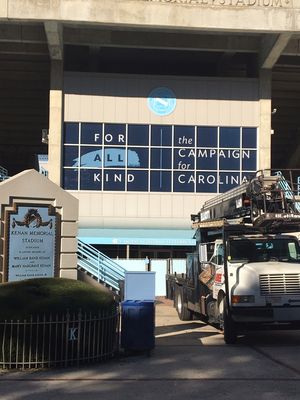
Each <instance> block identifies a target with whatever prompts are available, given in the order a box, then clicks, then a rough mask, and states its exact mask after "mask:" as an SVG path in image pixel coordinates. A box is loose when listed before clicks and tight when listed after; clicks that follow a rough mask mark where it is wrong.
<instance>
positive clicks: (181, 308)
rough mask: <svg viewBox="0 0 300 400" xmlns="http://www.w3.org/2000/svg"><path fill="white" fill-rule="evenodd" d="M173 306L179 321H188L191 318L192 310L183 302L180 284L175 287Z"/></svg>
mask: <svg viewBox="0 0 300 400" xmlns="http://www.w3.org/2000/svg"><path fill="white" fill-rule="evenodd" d="M175 307H176V310H177V314H178V317H179V319H180V320H181V321H190V320H191V319H192V312H191V311H190V310H189V309H188V308H187V307H186V306H185V304H184V302H183V290H182V288H181V287H180V286H178V287H176V289H175Z"/></svg>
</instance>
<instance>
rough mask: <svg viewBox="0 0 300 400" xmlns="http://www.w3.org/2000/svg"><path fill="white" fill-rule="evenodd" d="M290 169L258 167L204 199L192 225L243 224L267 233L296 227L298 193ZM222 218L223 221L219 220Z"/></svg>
mask: <svg viewBox="0 0 300 400" xmlns="http://www.w3.org/2000/svg"><path fill="white" fill-rule="evenodd" d="M294 179H295V178H294V177H293V170H281V171H272V170H260V171H258V172H257V173H256V174H255V176H254V177H253V178H251V179H249V180H248V181H246V182H244V183H242V184H241V185H240V186H238V187H236V188H234V189H231V190H229V191H227V192H225V193H222V194H219V195H217V196H215V197H213V198H212V199H210V200H207V201H206V202H205V203H204V204H203V207H202V208H201V210H200V211H199V212H198V214H192V215H191V219H192V221H193V228H195V229H197V228H205V227H209V226H210V227H213V225H215V227H216V228H217V227H218V226H219V227H220V224H221V225H223V226H224V225H229V224H238V225H241V224H245V225H247V226H249V227H253V228H255V229H259V230H263V231H268V232H272V231H273V232H275V231H277V232H280V231H281V232H295V231H297V230H300V196H299V195H298V193H299V183H298V180H297V181H296V182H295V181H294ZM222 221H223V222H222Z"/></svg>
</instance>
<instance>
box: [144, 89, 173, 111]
mask: <svg viewBox="0 0 300 400" xmlns="http://www.w3.org/2000/svg"><path fill="white" fill-rule="evenodd" d="M148 107H149V109H150V110H151V111H152V112H154V114H156V115H161V116H162V115H168V114H171V113H172V112H173V111H174V110H175V107H176V97H175V94H174V92H172V90H171V89H169V88H167V87H159V88H156V89H153V90H152V91H151V93H150V95H149V97H148Z"/></svg>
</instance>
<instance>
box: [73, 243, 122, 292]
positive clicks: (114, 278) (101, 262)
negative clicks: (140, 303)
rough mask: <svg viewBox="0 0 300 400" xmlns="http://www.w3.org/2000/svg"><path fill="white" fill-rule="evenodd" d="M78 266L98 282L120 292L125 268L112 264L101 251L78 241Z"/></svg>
mask: <svg viewBox="0 0 300 400" xmlns="http://www.w3.org/2000/svg"><path fill="white" fill-rule="evenodd" d="M77 254H78V265H79V267H80V268H82V269H83V270H85V271H87V272H88V273H89V274H91V275H92V276H93V277H95V278H96V279H97V281H98V282H103V283H104V284H106V285H108V286H110V287H112V288H113V289H114V290H116V291H117V292H119V291H120V281H121V280H124V278H125V271H126V270H125V268H123V267H121V266H120V265H119V264H117V263H116V262H114V261H113V260H112V259H110V258H109V257H107V256H106V255H105V254H103V253H101V251H99V250H97V249H95V248H94V247H93V246H90V245H89V244H86V243H84V242H82V241H81V240H80V239H78V250H77Z"/></svg>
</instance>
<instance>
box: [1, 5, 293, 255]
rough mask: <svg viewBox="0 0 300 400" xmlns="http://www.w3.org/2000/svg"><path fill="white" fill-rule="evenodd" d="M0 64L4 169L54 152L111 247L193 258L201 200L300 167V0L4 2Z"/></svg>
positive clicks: (84, 218) (98, 235) (82, 220)
mask: <svg viewBox="0 0 300 400" xmlns="http://www.w3.org/2000/svg"><path fill="white" fill-rule="evenodd" d="M0 60H1V63H0V85H1V91H0V104H1V108H0V113H1V117H0V126H1V131H0V132H1V133H0V144H1V146H0V165H2V166H3V167H5V168H7V169H8V171H9V173H10V175H13V174H15V173H17V172H20V171H22V170H24V169H28V168H32V167H34V166H35V163H36V157H37V155H38V154H48V155H49V162H48V172H49V178H50V179H51V180H52V181H53V182H55V183H57V184H58V185H60V186H62V187H63V188H65V189H66V190H69V191H70V192H71V193H72V194H73V195H74V196H75V197H76V198H78V199H79V207H80V211H79V227H80V234H79V236H80V237H81V239H82V240H85V241H86V242H88V243H90V244H93V245H99V246H100V248H101V249H104V250H105V251H106V252H107V253H108V254H109V255H112V256H120V257H125V256H126V257H128V258H130V257H144V256H145V255H149V256H150V257H161V258H165V257H169V256H175V257H179V256H183V254H184V253H185V252H186V251H187V250H188V248H189V246H191V245H192V244H193V240H192V231H191V229H190V224H189V216H190V214H191V213H195V212H197V211H198V210H199V209H200V206H201V204H202V203H203V201H205V200H206V199H207V198H209V197H211V196H213V195H214V193H218V192H223V191H225V190H227V189H229V188H230V187H233V186H234V185H237V184H239V183H240V182H241V181H242V180H243V179H244V178H245V177H246V176H248V175H249V174H251V173H253V172H254V171H256V170H258V169H263V168H270V167H272V168H278V169H282V168H287V167H289V168H299V166H300V165H299V164H300V163H299V161H298V154H299V149H300V139H299V127H300V113H299V105H300V0H101V1H97V0H85V1H80V0H0ZM42 131H43V132H44V139H45V132H48V144H45V143H42ZM272 133H273V134H272ZM44 141H45V140H44Z"/></svg>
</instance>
